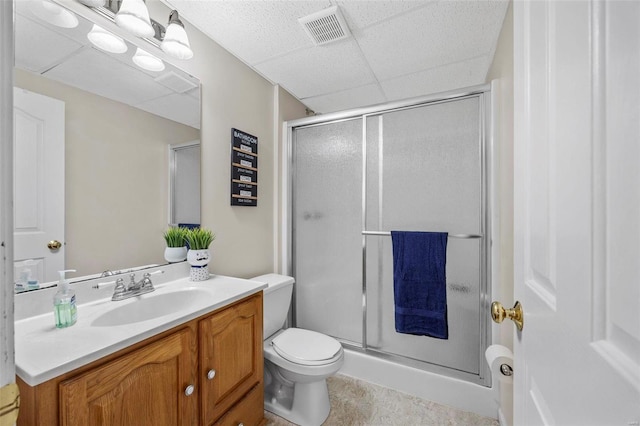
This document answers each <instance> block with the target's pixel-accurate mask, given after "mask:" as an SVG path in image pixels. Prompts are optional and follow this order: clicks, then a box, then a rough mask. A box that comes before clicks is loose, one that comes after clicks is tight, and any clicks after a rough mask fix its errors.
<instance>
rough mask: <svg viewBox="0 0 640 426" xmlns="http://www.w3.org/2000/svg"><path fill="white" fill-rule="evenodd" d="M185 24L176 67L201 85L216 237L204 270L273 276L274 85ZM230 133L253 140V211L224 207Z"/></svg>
mask: <svg viewBox="0 0 640 426" xmlns="http://www.w3.org/2000/svg"><path fill="white" fill-rule="evenodd" d="M147 4H148V6H149V10H150V13H151V16H152V17H153V18H154V19H156V20H159V21H162V20H164V19H165V18H164V17H168V16H169V9H167V8H166V7H165V6H164V5H163V4H161V3H160V2H157V1H148V2H147ZM184 24H185V29H186V30H187V33H188V34H189V41H190V43H191V47H192V49H193V51H194V57H193V58H192V59H191V60H189V61H175V64H176V65H177V66H178V67H180V68H182V69H183V70H185V71H187V72H188V73H190V74H191V75H193V76H195V77H197V78H199V79H200V81H201V84H202V125H201V141H202V176H201V179H202V182H201V191H202V193H201V200H202V208H201V218H202V224H203V226H206V227H208V228H211V229H212V230H213V231H214V232H215V233H216V235H217V237H216V240H215V241H214V242H213V243H212V244H211V250H212V263H211V265H210V269H211V270H212V272H214V273H218V274H224V275H234V276H238V277H245V278H247V277H252V276H255V275H258V274H263V273H267V272H273V271H274V270H276V265H275V256H274V250H275V248H274V247H275V245H276V244H275V238H276V232H275V227H274V223H275V221H276V215H277V202H276V191H277V184H276V179H274V175H275V171H276V170H277V169H276V164H275V162H274V155H275V153H276V151H277V146H278V141H277V130H276V129H277V127H279V126H280V123H279V122H278V123H276V120H279V118H277V117H280V112H279V108H280V107H279V106H278V102H277V98H276V96H275V95H274V93H275V91H274V87H273V84H271V83H270V82H269V81H267V80H265V79H264V78H262V77H261V76H260V75H258V74H257V73H256V72H254V71H253V70H251V69H250V68H249V67H248V66H246V65H245V64H244V63H242V62H241V61H239V60H238V59H237V58H235V57H234V56H232V55H231V54H230V53H229V52H227V51H226V50H224V49H222V48H221V47H220V46H219V45H218V44H216V43H215V42H213V41H212V40H211V39H209V38H208V37H206V36H205V35H204V34H203V33H201V32H200V31H198V30H197V29H196V28H194V27H193V26H191V25H190V24H189V22H184ZM289 101H291V100H289ZM291 102H293V101H291ZM296 102H297V101H296ZM286 104H287V105H288V102H287V103H286ZM300 105H301V104H300ZM286 108H288V106H287V107H286ZM302 108H304V107H302ZM231 128H237V129H239V130H242V131H244V132H247V133H250V134H252V135H254V136H257V137H258V206H257V207H241V206H236V207H231V205H230V173H231V170H230V144H231V139H230V138H231Z"/></svg>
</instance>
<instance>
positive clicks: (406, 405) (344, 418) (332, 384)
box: [265, 374, 498, 426]
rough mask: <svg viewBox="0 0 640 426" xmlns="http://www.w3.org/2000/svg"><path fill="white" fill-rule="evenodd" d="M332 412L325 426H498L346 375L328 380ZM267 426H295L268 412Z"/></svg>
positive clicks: (493, 421)
mask: <svg viewBox="0 0 640 426" xmlns="http://www.w3.org/2000/svg"><path fill="white" fill-rule="evenodd" d="M327 384H328V386H329V399H330V400H331V413H330V414H329V417H328V418H327V420H326V421H325V422H324V423H323V425H324V426H346V425H349V426H374V425H375V426H387V425H389V426H391V425H402V426H407V425H412V426H413V425H415V426H418V425H438V426H440V425H452V426H453V425H474V426H498V421H497V420H496V419H490V418H487V417H482V416H479V415H477V414H474V413H469V412H465V411H461V410H458V409H455V408H451V407H447V406H445V405H441V404H436V403H435V402H431V401H427V400H424V399H420V398H417V397H415V396H412V395H408V394H406V393H402V392H398V391H396V390H393V389H389V388H386V387H383V386H378V385H374V384H372V383H368V382H365V381H362V380H358V379H354V378H352V377H347V376H343V375H339V374H338V375H336V376H333V377H330V378H329V379H328V380H327ZM265 417H266V419H267V425H269V426H289V425H293V423H290V422H288V421H286V420H284V419H283V418H281V417H278V416H276V415H275V414H272V413H270V412H268V411H265Z"/></svg>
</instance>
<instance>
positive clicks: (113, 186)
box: [15, 70, 199, 276]
mask: <svg viewBox="0 0 640 426" xmlns="http://www.w3.org/2000/svg"><path fill="white" fill-rule="evenodd" d="M15 85H16V86H17V87H21V88H24V89H27V90H30V91H32V92H37V93H41V94H43V95H46V96H50V97H52V98H56V99H60V100H62V101H64V102H65V162H66V164H65V199H66V200H65V222H66V231H65V242H66V246H65V250H66V253H65V254H66V261H65V264H66V267H67V268H71V269H77V270H78V272H77V273H76V274H73V275H71V276H80V275H87V274H92V273H97V272H102V271H104V270H105V269H112V270H114V269H122V268H127V267H131V266H137V265H146V264H150V263H165V261H164V258H163V251H164V240H163V238H162V234H163V232H164V230H165V229H166V227H167V218H168V214H167V209H168V198H167V197H168V194H167V192H168V181H167V179H168V164H167V162H168V145H169V144H174V143H181V142H188V141H192V140H197V139H198V138H199V132H198V130H197V129H194V128H192V127H189V126H185V125H182V124H179V123H176V122H174V121H170V120H167V119H164V118H161V117H158V116H155V115H153V114H149V113H147V112H144V111H142V110H139V109H137V108H132V107H129V106H127V105H125V104H122V103H119V102H115V101H112V100H109V99H106V98H103V97H101V96H96V95H93V94H91V93H88V92H85V91H82V90H79V89H76V88H73V87H70V86H66V85H64V84H61V83H58V82H56V81H53V80H49V79H47V78H43V77H41V76H39V75H35V74H31V73H28V72H24V71H21V70H16V72H15ZM106 117H108V119H106Z"/></svg>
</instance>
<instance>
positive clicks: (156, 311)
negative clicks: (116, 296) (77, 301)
mask: <svg viewBox="0 0 640 426" xmlns="http://www.w3.org/2000/svg"><path fill="white" fill-rule="evenodd" d="M206 297H211V293H210V292H208V291H206V290H203V289H199V288H185V289H181V290H177V291H172V292H169V293H159V294H158V293H147V294H145V295H143V296H138V297H137V298H136V297H133V298H131V299H127V300H126V301H123V302H124V303H126V304H125V305H119V304H120V303H123V302H112V303H113V309H109V310H108V311H107V312H105V313H103V314H102V315H100V316H99V317H97V318H96V319H95V320H93V322H92V323H91V325H92V326H94V327H112V326H117V325H126V324H133V323H137V322H141V321H147V320H150V319H155V318H159V317H162V316H164V315H169V314H173V313H175V312H178V311H182V310H188V309H190V307H191V306H192V305H194V304H196V303H197V302H199V301H202V299H203V298H206Z"/></svg>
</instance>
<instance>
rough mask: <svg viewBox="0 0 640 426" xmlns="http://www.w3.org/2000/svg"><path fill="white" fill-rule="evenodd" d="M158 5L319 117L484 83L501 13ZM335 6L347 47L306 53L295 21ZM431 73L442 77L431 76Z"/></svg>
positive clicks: (284, 3) (429, 2)
mask: <svg viewBox="0 0 640 426" xmlns="http://www.w3.org/2000/svg"><path fill="white" fill-rule="evenodd" d="M164 1H165V3H168V4H170V5H171V6H172V7H174V8H176V9H178V10H179V11H180V14H181V16H183V17H184V18H185V19H186V20H188V21H189V22H191V23H192V24H193V25H194V26H195V27H197V28H199V29H200V30H201V31H203V32H204V33H205V34H206V35H208V36H210V37H211V38H212V39H213V40H214V41H216V42H217V43H218V44H220V45H221V46H222V47H223V48H225V49H227V50H228V51H230V52H231V53H232V54H234V55H235V56H237V57H238V58H239V59H240V60H242V61H243V62H244V63H246V64H248V65H249V66H251V67H253V69H255V70H256V71H257V72H258V73H260V74H261V75H263V76H264V77H265V78H267V79H268V80H269V81H271V82H273V83H277V84H280V85H281V86H282V87H284V88H285V89H287V90H288V91H289V92H291V94H293V95H294V96H296V97H297V98H298V99H301V100H302V102H303V103H305V104H306V105H307V106H309V107H310V108H311V109H313V110H315V111H316V112H321V113H328V112H333V111H338V110H342V109H344V108H346V107H349V108H350V107H352V106H353V107H362V106H367V105H369V104H370V103H379V102H385V101H390V100H396V99H399V98H398V97H399V96H408V97H413V96H418V95H421V94H428V93H434V92H435V91H440V90H448V89H450V88H452V87H467V86H471V85H474V84H478V83H483V82H484V78H485V76H486V73H487V71H488V67H489V65H490V64H491V60H492V58H493V53H494V51H495V45H496V42H497V39H498V35H499V33H500V29H501V27H502V22H503V20H504V16H505V13H506V10H507V7H508V4H509V2H508V0H440V1H435V0H407V1H404V0H396V1H394V0H375V1H374V0H368V1H362V0H318V1H293V0H281V1H273V0H268V1H192V0H164ZM334 5H337V6H338V7H339V8H340V10H341V12H342V14H343V16H344V17H345V19H346V21H347V24H348V26H349V29H350V31H351V33H352V38H350V39H348V40H349V43H348V44H347V43H345V41H344V40H343V41H340V42H336V43H333V44H327V45H324V46H319V47H314V46H313V44H312V43H311V41H310V40H309V39H308V38H307V37H306V35H305V34H304V31H303V30H302V27H301V26H300V25H299V23H298V18H300V17H303V16H306V15H308V14H311V13H313V12H317V11H320V10H323V9H326V8H328V7H330V6H334ZM196 54H197V52H196ZM487 58H488V59H489V60H486V59H487ZM462 64H466V65H462ZM438 67H444V68H442V70H440V71H437V68H438ZM470 67H477V68H474V69H471V68H470ZM364 88H368V89H364ZM440 88H446V89H440ZM425 91H429V92H425ZM358 94H362V95H361V96H359V95H358ZM360 103H362V104H360Z"/></svg>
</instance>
